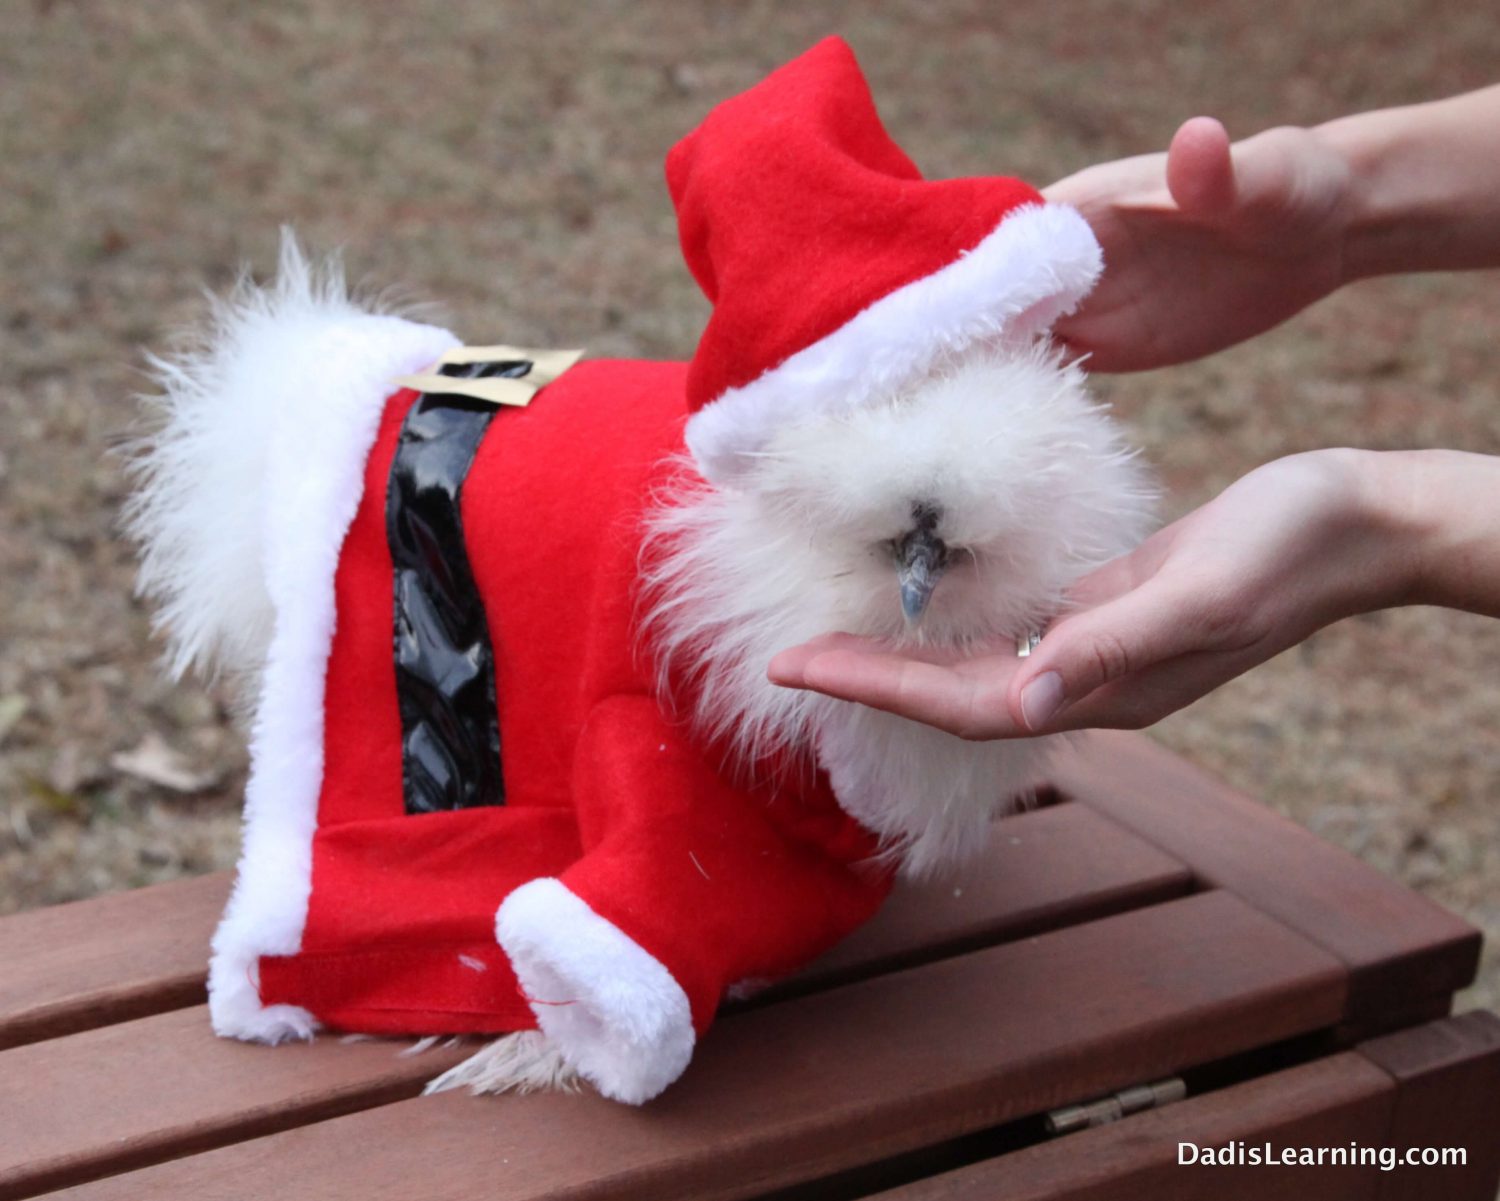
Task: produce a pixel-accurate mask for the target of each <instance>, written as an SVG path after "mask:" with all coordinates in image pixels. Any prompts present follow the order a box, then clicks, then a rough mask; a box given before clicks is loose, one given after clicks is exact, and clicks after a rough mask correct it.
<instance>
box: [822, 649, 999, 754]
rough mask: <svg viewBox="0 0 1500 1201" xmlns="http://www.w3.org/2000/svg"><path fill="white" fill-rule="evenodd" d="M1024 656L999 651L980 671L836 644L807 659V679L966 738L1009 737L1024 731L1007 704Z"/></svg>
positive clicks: (827, 691)
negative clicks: (1005, 655) (1007, 692)
mask: <svg viewBox="0 0 1500 1201" xmlns="http://www.w3.org/2000/svg"><path fill="white" fill-rule="evenodd" d="M1018 662H1019V661H1018V660H1015V659H1012V660H1010V661H1009V662H1007V661H1006V660H1005V659H1003V658H1000V657H996V658H995V659H991V660H984V661H983V662H982V664H981V668H980V670H979V671H972V670H971V671H968V672H959V671H955V670H954V669H953V668H952V667H949V666H946V665H943V664H936V663H927V662H924V661H922V660H920V659H912V658H907V657H906V656H904V655H897V654H893V653H890V652H878V653H875V652H869V651H853V650H834V651H825V652H824V653H822V654H820V655H816V656H815V657H814V658H813V659H812V660H810V661H809V662H808V663H807V665H806V666H805V668H804V669H803V685H804V687H807V688H811V689H813V690H815V691H817V692H822V693H824V694H826V695H828V696H832V697H837V698H838V699H840V700H846V701H857V702H859V703H860V704H862V705H868V706H869V707H870V708H872V709H881V710H884V711H885V712H887V713H896V714H899V715H900V716H902V717H908V718H911V719H912V720H913V721H919V722H923V723H924V724H926V725H929V726H935V727H937V728H938V729H940V730H946V731H947V732H948V733H950V734H956V735H958V736H959V737H961V738H1005V737H1014V736H1017V735H1021V734H1023V733H1024V731H1023V730H1020V729H1018V728H1017V727H1016V724H1015V722H1014V721H1013V720H1012V719H1011V716H1010V713H1009V711H1008V710H1007V709H1006V707H1005V704H1004V696H1005V688H1006V685H1007V684H1009V682H1010V677H1011V675H1013V674H1014V672H1015V670H1016V667H1015V665H1016V664H1017V663H1018Z"/></svg>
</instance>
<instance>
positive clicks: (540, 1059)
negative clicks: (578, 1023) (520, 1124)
mask: <svg viewBox="0 0 1500 1201" xmlns="http://www.w3.org/2000/svg"><path fill="white" fill-rule="evenodd" d="M578 1080H579V1076H578V1071H577V1069H576V1068H574V1067H573V1066H572V1065H571V1064H569V1063H568V1061H567V1059H566V1058H565V1057H564V1056H563V1053H562V1050H561V1049H560V1048H559V1047H558V1046H557V1045H556V1044H555V1043H553V1042H551V1041H550V1040H549V1039H548V1038H547V1036H546V1035H545V1034H543V1033H542V1032H541V1031H540V1030H520V1031H517V1032H516V1033H515V1034H507V1035H505V1036H504V1037H503V1038H497V1039H496V1040H495V1041H494V1042H492V1043H490V1044H489V1045H488V1046H487V1047H484V1048H483V1049H482V1050H479V1051H476V1052H475V1053H474V1054H473V1055H470V1056H469V1058H467V1059H465V1060H464V1061H463V1062H462V1063H459V1064H455V1065H454V1066H453V1067H451V1068H449V1069H448V1070H447V1071H446V1072H444V1073H443V1074H442V1075H441V1076H438V1077H436V1078H434V1079H433V1080H431V1081H429V1082H428V1084H427V1087H426V1088H424V1089H423V1090H422V1092H423V1093H424V1094H429V1093H445V1092H448V1091H449V1090H450V1089H455V1088H466V1089H468V1090H469V1091H470V1092H475V1093H535V1092H542V1091H549V1092H567V1093H571V1092H576V1091H577V1090H578Z"/></svg>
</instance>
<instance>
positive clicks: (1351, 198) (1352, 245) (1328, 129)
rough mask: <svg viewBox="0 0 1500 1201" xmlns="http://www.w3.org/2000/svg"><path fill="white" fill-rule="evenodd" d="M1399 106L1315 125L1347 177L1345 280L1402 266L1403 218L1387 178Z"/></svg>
mask: <svg viewBox="0 0 1500 1201" xmlns="http://www.w3.org/2000/svg"><path fill="white" fill-rule="evenodd" d="M1401 111H1402V110H1387V111H1380V112H1373V113H1360V114H1358V115H1357V116H1353V117H1341V118H1339V119H1338V120H1335V121H1329V122H1327V123H1326V124H1324V125H1319V126H1317V127H1316V128H1315V129H1313V130H1312V133H1313V135H1314V136H1315V137H1316V138H1317V139H1318V141H1319V142H1320V143H1321V144H1322V145H1323V146H1324V147H1325V149H1326V150H1327V151H1328V153H1329V154H1331V155H1332V156H1333V157H1334V158H1336V159H1337V160H1338V161H1339V163H1340V164H1341V166H1342V168H1343V172H1344V178H1345V181H1346V182H1345V195H1344V203H1343V204H1342V205H1341V207H1340V211H1341V216H1342V222H1341V228H1340V231H1339V233H1340V244H1341V245H1340V283H1341V284H1348V283H1353V282H1354V281H1355V280H1359V279H1366V278H1369V277H1370V276H1374V275H1383V274H1388V273H1391V272H1395V271H1400V270H1402V269H1403V267H1404V263H1403V262H1402V261H1401V256H1400V255H1399V254H1397V253H1395V247H1394V246H1393V243H1394V241H1395V240H1396V239H1397V237H1398V236H1399V234H1400V227H1401V223H1400V219H1399V217H1398V215H1397V214H1396V213H1395V212H1394V211H1393V206H1392V201H1391V197H1390V195H1389V188H1388V187H1387V186H1386V185H1385V183H1384V177H1385V175H1386V173H1387V167H1386V164H1387V162H1388V160H1389V159H1390V157H1391V154H1392V144H1393V142H1394V141H1396V140H1397V139H1398V138H1399V136H1400V134H1399V126H1400V124H1401V122H1400V118H1399V114H1400V112H1401Z"/></svg>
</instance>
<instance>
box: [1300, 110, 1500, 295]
mask: <svg viewBox="0 0 1500 1201" xmlns="http://www.w3.org/2000/svg"><path fill="white" fill-rule="evenodd" d="M1497 115H1500V86H1497V87H1491V88H1486V89H1483V90H1481V91H1478V92H1471V93H1469V94H1467V95H1463V96H1455V97H1452V98H1451V99H1447V100H1434V101H1429V102H1427V103H1425V104H1415V105H1408V106H1406V107H1403V108H1389V109H1380V110H1377V111H1375V112H1369V113H1360V114H1358V115H1355V116H1351V117H1341V118H1339V119H1338V120H1335V121H1330V122H1328V123H1327V124H1325V125H1320V126H1318V127H1317V128H1316V129H1314V130H1313V131H1312V132H1313V133H1314V135H1315V136H1316V137H1317V138H1318V140H1319V141H1320V142H1321V143H1322V144H1323V145H1324V146H1325V147H1327V148H1328V150H1329V151H1330V152H1331V153H1332V154H1333V155H1335V156H1336V157H1337V158H1338V159H1339V160H1340V162H1341V163H1342V164H1343V165H1344V168H1345V170H1346V173H1347V177H1348V195H1347V197H1346V205H1345V209H1344V212H1345V225H1344V235H1343V269H1342V277H1343V282H1345V283H1348V282H1351V281H1353V280H1356V279H1363V278H1367V277H1369V276H1374V275H1389V274H1393V273H1396V272H1405V271H1461V270H1469V269H1473V268H1478V267H1486V266H1500V222H1497V220H1496V216H1497V208H1496V203H1497V196H1500V159H1497V158H1496V156H1495V155H1494V153H1493V147H1494V134H1493V129H1494V125H1495V120H1496V117H1497Z"/></svg>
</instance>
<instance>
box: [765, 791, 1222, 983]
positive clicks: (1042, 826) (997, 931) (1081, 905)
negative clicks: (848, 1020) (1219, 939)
mask: <svg viewBox="0 0 1500 1201" xmlns="http://www.w3.org/2000/svg"><path fill="white" fill-rule="evenodd" d="M1192 886H1193V875H1192V872H1190V871H1189V870H1188V869H1187V868H1186V867H1185V866H1184V865H1183V864H1182V863H1181V862H1180V861H1178V860H1176V859H1173V858H1172V857H1171V856H1170V855H1167V854H1164V853H1163V852H1162V851H1159V850H1157V849H1156V848H1155V847H1153V846H1151V845H1150V844H1149V843H1147V842H1144V841H1143V840H1142V839H1140V838H1137V837H1136V836H1135V835H1134V834H1131V833H1130V832H1129V831H1128V830H1125V829H1122V828H1121V827H1120V826H1118V825H1117V824H1115V823H1114V822H1112V821H1111V820H1110V819H1109V818H1107V817H1105V816H1103V815H1102V814H1100V813H1097V812H1095V811H1094V810H1091V809H1089V808H1088V807H1086V806H1084V805H1057V806H1054V807H1052V808H1049V809H1036V810H1033V811H1031V812H1029V813H1020V814H1017V815H1015V816H1014V817H1008V818H1005V819H1004V820H1003V821H999V822H996V823H995V828H994V833H993V835H992V836H991V839H990V847H989V850H988V852H987V853H986V854H985V855H984V856H983V857H982V858H981V859H979V860H977V861H976V862H974V863H972V864H970V865H968V866H967V867H966V868H964V869H963V870H962V871H960V872H957V873H956V874H954V875H951V876H947V877H944V878H943V879H941V880H935V881H926V882H923V883H920V884H913V883H911V882H908V881H903V882H902V883H900V884H898V885H897V887H896V891H895V893H894V894H893V895H892V896H891V899H890V901H889V902H888V903H887V904H886V906H885V908H884V909H882V910H881V912H880V913H879V914H877V915H876V916H875V918H874V919H873V920H872V921H870V922H869V923H867V924H866V925H865V926H863V927H862V928H861V929H859V930H858V931H856V932H855V933H854V934H853V935H851V936H850V937H849V938H847V939H845V940H844V941H843V942H842V943H840V944H839V945H838V946H837V947H835V948H834V949H833V950H832V951H830V952H829V953H828V954H826V955H824V956H823V957H822V958H821V959H819V960H817V962H815V963H814V964H812V965H811V966H810V967H808V968H807V969H806V970H805V971H803V972H802V973H800V974H799V975H798V976H796V977H795V978H794V979H792V980H789V981H787V982H785V983H784V984H779V985H775V986H773V987H772V988H770V989H768V990H766V992H765V993H764V994H761V996H760V997H758V998H757V1000H763V999H766V998H767V997H777V998H780V997H783V996H792V995H800V994H802V993H806V992H810V991H812V990H814V989H816V988H825V987H828V986H830V985H832V984H835V983H839V982H842V981H846V980H849V979H857V978H860V977H863V976H871V975H875V974H876V973H877V972H882V971H893V970H896V969H897V968H901V967H906V966H910V965H912V964H915V963H921V962H929V961H931V960H933V959H938V958H941V957H942V956H944V955H952V954H958V953H960V952H962V951H968V950H976V949H978V948H979V947H982V946H988V945H992V944H994V943H998V942H1003V941H1006V940H1009V939H1014V938H1022V937H1025V936H1027V935H1031V934H1037V933H1040V932H1042V931H1044V930H1052V929H1057V928H1058V927H1061V926H1065V925H1073V924H1076V923H1078V922H1084V921H1089V920H1091V919H1093V918H1097V917H1103V916H1105V915H1106V914H1110V913H1118V912H1120V911H1122V910H1125V909H1130V908H1134V907H1137V906H1141V905H1148V904H1152V903H1154V902H1157V901H1164V900H1168V899H1170V898H1171V897H1176V896H1182V895H1184V894H1186V893H1187V892H1188V891H1189V890H1190V889H1191V888H1192Z"/></svg>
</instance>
